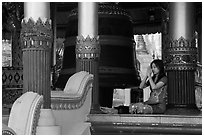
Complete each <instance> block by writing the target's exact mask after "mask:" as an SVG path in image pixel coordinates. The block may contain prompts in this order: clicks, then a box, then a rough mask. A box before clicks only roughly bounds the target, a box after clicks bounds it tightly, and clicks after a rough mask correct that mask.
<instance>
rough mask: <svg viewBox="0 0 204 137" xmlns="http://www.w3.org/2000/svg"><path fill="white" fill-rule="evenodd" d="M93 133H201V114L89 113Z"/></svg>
mask: <svg viewBox="0 0 204 137" xmlns="http://www.w3.org/2000/svg"><path fill="white" fill-rule="evenodd" d="M88 121H89V122H91V125H92V127H91V133H92V134H93V135H117V134H121V135H131V134H134V135H154V134H157V135H160V134H161V135H164V134H175V135H178V134H179V135H185V134H186V135H192V134H197V135H201V134H202V114H199V115H191V116H189V115H158V114H157V115H153V114H90V115H89V116H88Z"/></svg>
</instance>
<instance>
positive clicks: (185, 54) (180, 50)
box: [165, 37, 197, 70]
mask: <svg viewBox="0 0 204 137" xmlns="http://www.w3.org/2000/svg"><path fill="white" fill-rule="evenodd" d="M168 44H169V47H167V48H166V50H165V53H166V54H165V64H166V69H167V70H195V68H196V63H197V49H196V47H195V38H192V39H191V40H187V39H185V38H184V37H180V38H179V39H178V40H169V39H168Z"/></svg>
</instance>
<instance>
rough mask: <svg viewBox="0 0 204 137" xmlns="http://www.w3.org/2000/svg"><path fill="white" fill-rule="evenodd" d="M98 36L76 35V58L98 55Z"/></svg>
mask: <svg viewBox="0 0 204 137" xmlns="http://www.w3.org/2000/svg"><path fill="white" fill-rule="evenodd" d="M100 50H101V49H100V45H99V36H96V37H94V38H90V36H89V35H88V36H87V37H86V38H84V37H83V36H77V39H76V49H75V52H76V58H77V59H95V58H99V56H100Z"/></svg>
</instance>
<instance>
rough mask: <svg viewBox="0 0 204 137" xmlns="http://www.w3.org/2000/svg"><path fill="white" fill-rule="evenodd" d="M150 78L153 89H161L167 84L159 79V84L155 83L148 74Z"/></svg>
mask: <svg viewBox="0 0 204 137" xmlns="http://www.w3.org/2000/svg"><path fill="white" fill-rule="evenodd" d="M148 78H149V83H150V86H151V87H152V89H153V90H155V89H159V88H161V87H162V86H164V84H165V83H164V82H163V81H159V82H158V83H157V84H155V83H154V81H153V80H152V77H151V76H148Z"/></svg>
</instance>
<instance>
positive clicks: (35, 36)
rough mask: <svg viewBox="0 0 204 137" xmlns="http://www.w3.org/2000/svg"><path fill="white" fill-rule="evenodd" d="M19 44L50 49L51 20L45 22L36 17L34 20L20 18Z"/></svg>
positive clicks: (26, 46) (25, 46)
mask: <svg viewBox="0 0 204 137" xmlns="http://www.w3.org/2000/svg"><path fill="white" fill-rule="evenodd" d="M21 25H22V29H21V34H20V38H21V44H22V45H23V47H24V48H43V49H50V48H51V46H52V37H53V36H52V35H53V34H52V26H51V20H49V19H47V20H46V21H45V22H43V21H42V20H41V18H38V20H37V21H36V22H35V21H34V20H33V19H32V18H29V19H28V20H26V19H23V20H22V23H21Z"/></svg>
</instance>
